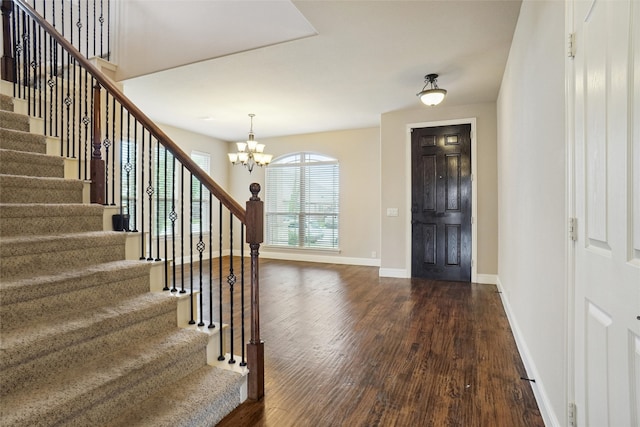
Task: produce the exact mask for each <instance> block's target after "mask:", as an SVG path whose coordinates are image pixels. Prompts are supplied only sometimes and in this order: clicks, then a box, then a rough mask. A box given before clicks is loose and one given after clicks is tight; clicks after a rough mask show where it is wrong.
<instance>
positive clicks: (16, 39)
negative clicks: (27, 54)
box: [11, 4, 22, 98]
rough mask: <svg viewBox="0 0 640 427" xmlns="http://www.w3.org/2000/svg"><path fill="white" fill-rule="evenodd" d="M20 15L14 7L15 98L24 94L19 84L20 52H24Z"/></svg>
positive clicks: (12, 33)
mask: <svg viewBox="0 0 640 427" xmlns="http://www.w3.org/2000/svg"><path fill="white" fill-rule="evenodd" d="M18 13H19V10H18V8H17V7H16V6H15V4H14V6H13V10H12V13H11V40H13V46H12V49H13V58H14V63H13V76H12V77H13V96H14V98H15V97H20V94H21V93H22V91H21V90H20V85H19V84H18V80H19V79H18V70H20V65H19V61H20V52H21V51H22V47H21V45H20V42H19V40H20V38H19V37H18V34H20V29H19V28H18V27H19V25H20V19H18Z"/></svg>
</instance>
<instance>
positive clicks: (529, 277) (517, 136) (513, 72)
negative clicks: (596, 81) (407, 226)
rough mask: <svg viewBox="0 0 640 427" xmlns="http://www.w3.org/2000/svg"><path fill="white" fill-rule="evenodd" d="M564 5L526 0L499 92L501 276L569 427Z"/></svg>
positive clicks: (529, 355)
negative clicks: (567, 417) (567, 419)
mask: <svg viewBox="0 0 640 427" xmlns="http://www.w3.org/2000/svg"><path fill="white" fill-rule="evenodd" d="M565 46H566V37H565V34H564V2H559V1H534V0H525V1H524V2H523V4H522V8H521V10H520V17H519V20H518V24H517V27H516V31H515V34H514V38H513V44H512V46H511V51H510V54H509V60H508V63H507V67H506V70H505V74H504V77H503V81H502V86H501V89H500V94H499V97H498V103H497V104H498V206H499V212H498V215H499V251H498V265H499V268H498V279H499V286H501V287H502V290H503V294H502V296H503V301H504V303H505V307H506V308H507V312H508V315H509V316H510V321H511V324H512V328H513V331H514V335H515V337H516V340H517V341H518V345H519V348H520V352H521V355H522V357H523V359H524V362H525V364H526V365H527V369H528V371H529V372H528V375H529V376H530V377H532V378H535V380H536V382H535V383H534V384H532V387H533V389H534V392H536V396H537V398H538V403H539V405H540V406H541V410H542V412H543V417H544V418H545V422H546V423H547V425H549V426H551V425H565V423H566V408H567V363H566V362H567V346H566V343H567V336H566V330H567V319H566V317H567V307H568V300H567V280H566V265H567V255H566V247H567V244H568V236H567V230H566V224H567V221H568V218H567V214H566V212H567V211H566V208H565V204H566V199H567V191H566V178H565V165H566V159H567V156H566V149H565V88H564V82H565V78H564V61H565Z"/></svg>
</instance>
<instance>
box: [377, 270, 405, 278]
mask: <svg viewBox="0 0 640 427" xmlns="http://www.w3.org/2000/svg"><path fill="white" fill-rule="evenodd" d="M378 276H380V277H395V278H398V279H409V278H411V275H410V274H409V273H408V272H407V270H405V269H404V268H381V269H380V271H379V273H378Z"/></svg>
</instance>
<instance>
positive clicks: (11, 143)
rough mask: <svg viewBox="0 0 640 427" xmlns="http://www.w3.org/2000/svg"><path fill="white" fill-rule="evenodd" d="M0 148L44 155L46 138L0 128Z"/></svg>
mask: <svg viewBox="0 0 640 427" xmlns="http://www.w3.org/2000/svg"><path fill="white" fill-rule="evenodd" d="M0 148H6V149H10V150H16V151H26V152H31V153H40V154H45V153H46V152H47V138H46V137H44V136H42V135H35V134H32V133H29V132H24V131H20V130H13V129H2V128H0Z"/></svg>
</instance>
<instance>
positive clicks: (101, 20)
mask: <svg viewBox="0 0 640 427" xmlns="http://www.w3.org/2000/svg"><path fill="white" fill-rule="evenodd" d="M98 22H100V58H104V48H103V44H102V42H103V38H104V37H103V36H104V9H103V4H102V0H100V18H99V19H98ZM165 258H166V257H165Z"/></svg>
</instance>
